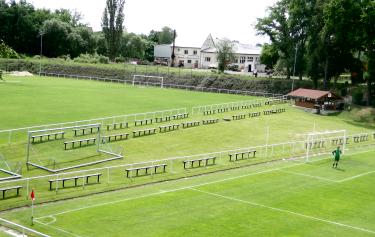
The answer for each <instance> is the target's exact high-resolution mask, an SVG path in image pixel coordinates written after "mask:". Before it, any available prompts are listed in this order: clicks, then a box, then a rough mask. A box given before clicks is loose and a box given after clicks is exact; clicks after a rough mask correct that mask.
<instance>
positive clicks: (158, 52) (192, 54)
mask: <svg viewBox="0 0 375 237" xmlns="http://www.w3.org/2000/svg"><path fill="white" fill-rule="evenodd" d="M218 41H219V39H215V40H214V39H213V37H212V36H211V34H210V35H208V37H207V38H206V40H205V41H204V42H203V44H202V46H201V47H186V46H175V51H174V53H175V61H174V65H175V66H180V67H186V68H204V69H207V68H217V65H218V62H217V43H218ZM232 43H233V50H234V52H235V56H236V59H235V60H234V62H233V64H236V65H238V67H239V69H241V70H243V71H246V72H251V71H254V70H255V69H257V70H258V71H264V68H265V67H264V65H261V64H260V62H259V57H260V53H261V48H260V47H254V46H251V45H248V44H241V43H239V42H238V41H232ZM172 51H173V46H172V45H170V44H168V45H166V44H164V45H156V46H155V48H154V57H155V60H159V61H164V62H168V64H169V65H170V64H171V61H172Z"/></svg>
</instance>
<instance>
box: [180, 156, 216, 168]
mask: <svg viewBox="0 0 375 237" xmlns="http://www.w3.org/2000/svg"><path fill="white" fill-rule="evenodd" d="M209 161H212V162H211V164H210V163H209ZM182 162H183V163H184V169H187V168H186V165H189V164H190V167H188V168H190V169H192V168H194V163H196V162H198V166H197V167H202V165H203V166H209V165H216V163H215V162H216V157H208V158H201V159H195V160H184V161H182Z"/></svg>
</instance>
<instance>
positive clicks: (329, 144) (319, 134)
mask: <svg viewBox="0 0 375 237" xmlns="http://www.w3.org/2000/svg"><path fill="white" fill-rule="evenodd" d="M347 142H348V141H347V131H346V130H336V131H316V132H310V133H307V134H305V140H304V147H305V149H306V159H305V161H306V162H309V161H310V159H311V157H312V156H315V155H320V154H326V153H329V152H331V151H333V150H334V149H335V148H336V147H338V146H340V147H341V150H342V153H343V154H344V152H345V148H346V144H347Z"/></svg>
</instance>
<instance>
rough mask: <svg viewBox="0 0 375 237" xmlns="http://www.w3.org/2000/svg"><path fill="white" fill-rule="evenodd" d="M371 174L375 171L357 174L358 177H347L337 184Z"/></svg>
mask: <svg viewBox="0 0 375 237" xmlns="http://www.w3.org/2000/svg"><path fill="white" fill-rule="evenodd" d="M372 173H375V170H373V171H369V172H366V173H362V174H359V175H354V176H351V177H348V178H345V179H341V180H339V181H338V182H339V183H342V182H346V181H349V180H353V179H357V178H360V177H362V176H365V175H369V174H372Z"/></svg>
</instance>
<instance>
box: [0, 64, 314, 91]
mask: <svg viewBox="0 0 375 237" xmlns="http://www.w3.org/2000/svg"><path fill="white" fill-rule="evenodd" d="M39 67H40V65H39V64H38V63H37V62H35V61H28V60H6V59H1V60H0V69H2V70H7V71H29V72H31V73H34V74H37V73H38V72H39ZM42 71H43V72H46V73H58V74H68V75H79V76H92V77H107V78H116V79H122V80H123V79H125V80H131V79H132V78H133V75H134V74H137V73H135V72H134V71H131V72H130V71H126V70H124V69H122V70H121V69H118V68H103V67H95V66H91V65H87V66H81V65H71V64H69V65H68V64H64V63H62V64H58V63H48V64H43V67H42ZM148 75H154V76H163V77H164V83H168V84H179V85H189V86H200V87H208V88H221V89H231V90H251V91H257V92H267V93H274V94H286V93H288V92H290V90H291V87H292V80H285V79H273V78H261V79H260V78H258V79H242V78H236V77H235V76H231V75H228V74H215V73H211V74H206V75H205V74H199V73H186V72H185V73H176V72H170V73H168V74H166V73H158V74H156V73H155V72H150V73H148ZM294 83H295V84H294V88H300V87H303V88H312V87H313V84H312V82H311V81H306V80H303V81H300V80H295V82H294Z"/></svg>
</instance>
